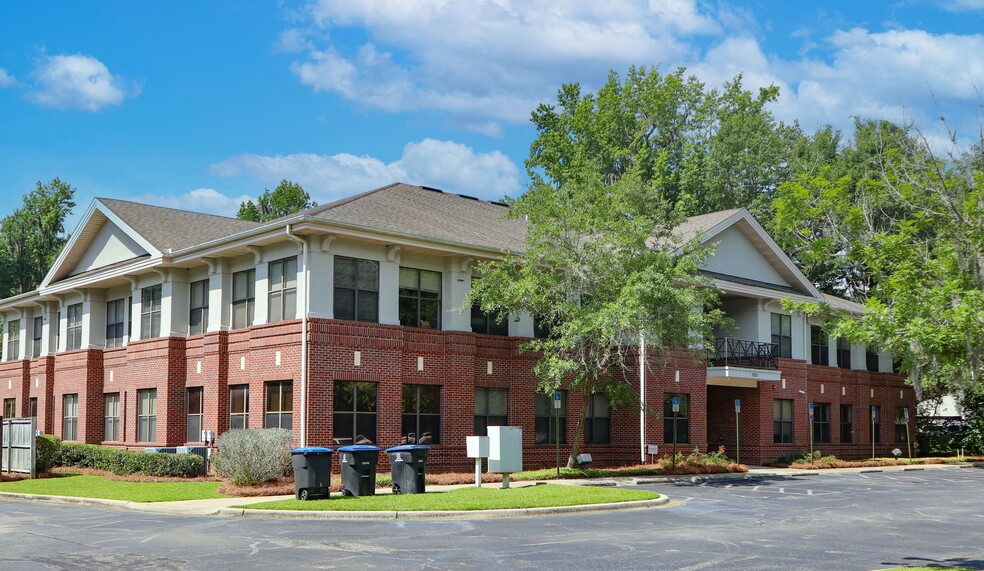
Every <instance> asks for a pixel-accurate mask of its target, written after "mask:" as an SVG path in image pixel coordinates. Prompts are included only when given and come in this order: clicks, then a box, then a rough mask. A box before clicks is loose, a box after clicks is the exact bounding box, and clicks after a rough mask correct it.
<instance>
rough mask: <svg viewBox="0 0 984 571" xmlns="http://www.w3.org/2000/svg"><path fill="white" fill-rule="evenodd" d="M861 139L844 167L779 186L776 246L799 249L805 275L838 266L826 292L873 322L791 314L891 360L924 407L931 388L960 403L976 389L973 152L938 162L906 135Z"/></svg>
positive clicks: (982, 179)
mask: <svg viewBox="0 0 984 571" xmlns="http://www.w3.org/2000/svg"><path fill="white" fill-rule="evenodd" d="M855 137H856V140H855V142H854V144H853V146H852V148H851V149H850V150H849V152H844V153H841V157H842V159H843V160H841V161H840V164H835V165H832V166H831V167H829V170H826V171H825V170H824V169H820V170H819V171H818V174H816V175H814V176H811V175H809V174H803V175H802V176H800V177H798V178H796V179H795V180H793V181H791V182H790V183H788V184H784V185H782V186H781V187H780V190H779V195H778V197H777V199H776V201H775V211H776V218H775V224H774V226H773V228H774V230H775V231H777V232H782V231H785V233H786V234H785V236H783V238H782V239H781V240H780V241H781V242H786V243H787V244H794V245H795V247H794V248H793V253H794V254H795V255H796V256H797V258H798V259H799V260H800V262H801V263H803V264H804V265H805V266H806V267H807V268H810V267H811V266H810V265H811V264H813V263H819V262H818V261H819V260H822V259H823V258H824V257H827V258H828V259H832V260H837V263H835V264H833V266H832V267H833V270H832V271H829V272H828V273H827V274H825V275H828V276H829V280H830V281H828V282H827V283H826V284H824V285H826V286H827V289H828V290H833V291H836V292H838V293H842V294H844V295H848V296H849V297H852V298H853V299H855V300H857V301H860V302H862V303H864V305H865V307H866V311H865V313H864V315H861V316H852V315H845V314H843V313H840V312H836V311H832V310H830V308H829V307H825V306H822V305H821V306H816V305H811V304H807V305H803V304H790V307H792V308H795V309H803V310H805V311H807V312H812V313H823V314H825V315H827V316H828V318H830V322H829V323H830V330H831V332H832V333H833V334H834V335H836V336H843V337H846V338H848V339H851V340H852V341H854V342H857V343H865V344H868V345H878V346H880V347H882V348H884V349H887V350H889V351H891V352H892V353H893V355H895V356H896V357H897V358H899V359H901V361H902V368H903V370H904V371H906V372H907V373H908V375H909V378H910V380H911V381H912V383H913V385H914V386H915V389H916V394H917V398H920V399H921V398H922V394H923V388H924V386H934V385H941V386H943V387H944V390H952V391H953V392H956V393H958V394H959V393H960V392H962V391H963V390H965V389H967V388H968V387H972V386H976V385H980V383H981V378H982V374H984V367H982V360H981V355H982V354H984V172H982V171H981V165H980V162H979V161H976V160H974V159H973V156H974V155H973V153H971V154H969V155H962V154H960V153H955V152H954V153H948V154H945V155H943V156H939V155H938V154H937V152H935V151H934V149H933V147H932V146H931V145H929V144H928V142H927V141H926V140H925V138H923V137H922V135H921V134H920V133H919V131H918V130H915V129H913V128H911V127H904V126H898V125H892V124H886V123H884V122H866V123H859V128H858V129H856V131H855ZM968 157H969V158H968ZM834 169H836V171H835V172H836V173H837V174H836V175H831V174H830V172H831V171H834ZM829 269H830V268H827V270H829ZM827 270H824V271H825V272H826V271H827Z"/></svg>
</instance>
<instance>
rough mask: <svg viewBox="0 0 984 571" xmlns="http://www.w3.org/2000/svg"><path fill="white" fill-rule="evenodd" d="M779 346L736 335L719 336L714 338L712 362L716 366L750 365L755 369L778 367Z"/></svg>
mask: <svg viewBox="0 0 984 571" xmlns="http://www.w3.org/2000/svg"><path fill="white" fill-rule="evenodd" d="M778 357H779V346H778V345H776V344H775V343H762V342H759V341H749V340H748V339H735V338H734V337H718V338H717V339H715V340H714V354H713V355H711V364H712V365H714V366H716V367H721V366H729V365H730V366H732V367H750V368H753V369H778V368H779V362H778V360H777V358H778Z"/></svg>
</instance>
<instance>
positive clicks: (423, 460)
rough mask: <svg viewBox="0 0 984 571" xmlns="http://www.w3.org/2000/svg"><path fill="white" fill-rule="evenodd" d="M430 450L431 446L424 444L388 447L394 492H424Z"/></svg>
mask: <svg viewBox="0 0 984 571" xmlns="http://www.w3.org/2000/svg"><path fill="white" fill-rule="evenodd" d="M428 450H430V446H424V445H422V444H406V445H403V446H394V447H393V448H387V449H386V454H388V455H389V461H390V472H391V474H392V475H393V493H394V494H422V493H424V476H425V475H426V470H425V467H426V465H427V451H428Z"/></svg>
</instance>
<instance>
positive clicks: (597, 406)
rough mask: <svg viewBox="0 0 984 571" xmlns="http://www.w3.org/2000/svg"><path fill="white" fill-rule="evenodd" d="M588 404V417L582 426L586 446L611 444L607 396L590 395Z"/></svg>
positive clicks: (601, 394)
mask: <svg viewBox="0 0 984 571" xmlns="http://www.w3.org/2000/svg"><path fill="white" fill-rule="evenodd" d="M590 399H591V400H590V401H589V402H588V417H587V418H586V419H585V422H586V424H585V425H584V442H585V443H586V444H608V443H609V442H611V422H610V421H609V417H610V415H609V406H608V395H606V394H604V393H592V394H591V397H590Z"/></svg>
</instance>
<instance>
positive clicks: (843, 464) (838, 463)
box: [776, 457, 981, 470]
mask: <svg viewBox="0 0 984 571" xmlns="http://www.w3.org/2000/svg"><path fill="white" fill-rule="evenodd" d="M980 460H981V458H975V457H965V458H964V459H963V462H975V461H980ZM957 463H962V462H954V461H953V460H952V459H948V458H916V459H915V460H914V461H913V462H909V460H908V459H906V460H834V461H833V462H829V463H828V462H823V463H811V464H806V463H795V464H787V465H781V464H777V465H776V466H777V467H781V468H795V469H799V470H824V469H830V468H879V467H882V466H918V465H920V464H957Z"/></svg>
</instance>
